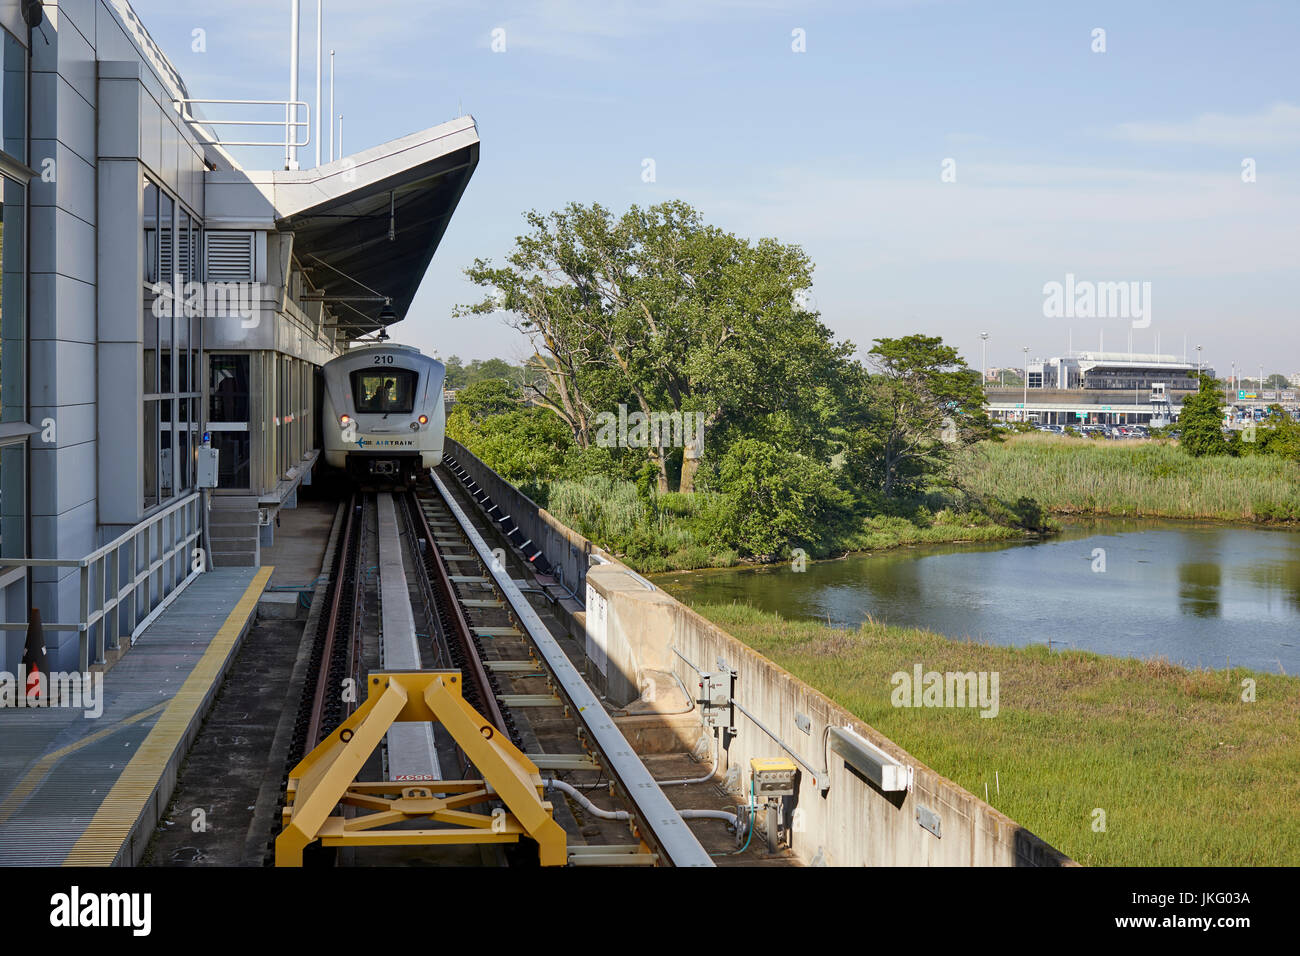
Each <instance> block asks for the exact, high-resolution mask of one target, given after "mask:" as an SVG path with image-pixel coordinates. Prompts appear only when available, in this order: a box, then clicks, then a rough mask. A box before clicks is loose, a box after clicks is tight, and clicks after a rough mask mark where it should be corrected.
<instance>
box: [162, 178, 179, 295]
mask: <svg viewBox="0 0 1300 956" xmlns="http://www.w3.org/2000/svg"><path fill="white" fill-rule="evenodd" d="M175 208H176V204H175V203H174V202H172V197H171V196H168V195H167V194H166V193H160V194H159V197H158V260H159V265H158V275H159V276H160V277H161V279H162V281H163V282H167V283H170V282H171V281H172V279H173V277H174V275H175V272H176V233H175V227H174V224H173V222H172V218H173V217H172V213H173V212H174V210H175Z"/></svg>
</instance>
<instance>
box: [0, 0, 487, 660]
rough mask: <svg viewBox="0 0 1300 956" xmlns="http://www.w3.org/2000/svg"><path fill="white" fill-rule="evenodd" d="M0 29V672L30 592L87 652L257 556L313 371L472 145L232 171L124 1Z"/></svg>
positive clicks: (455, 134)
mask: <svg viewBox="0 0 1300 956" xmlns="http://www.w3.org/2000/svg"><path fill="white" fill-rule="evenodd" d="M33 24H35V25H33ZM0 26H2V27H3V37H2V41H3V74H2V82H3V88H2V89H0V108H2V110H3V113H2V115H0V126H2V127H3V149H2V150H0V177H2V178H0V256H2V258H3V286H2V287H0V309H2V310H3V311H2V315H0V319H2V321H0V332H2V339H0V615H2V620H0V634H3V638H2V639H0V640H2V643H0V670H2V671H5V672H7V673H15V672H17V670H18V667H19V661H20V659H21V656H22V651H23V645H24V641H25V635H26V631H27V627H28V623H29V618H30V615H31V611H32V609H35V610H36V611H37V612H38V613H39V615H40V618H41V621H42V622H43V626H44V633H45V640H46V646H47V648H48V651H49V666H50V667H51V669H54V670H85V669H87V668H88V667H89V666H90V665H93V664H95V663H97V662H101V661H103V660H105V656H106V655H111V654H113V653H114V651H115V649H118V648H120V647H121V646H122V645H123V643H125V642H130V641H131V640H132V639H133V637H134V636H135V635H137V634H139V633H140V631H142V630H143V628H144V627H145V626H147V625H148V623H149V622H150V621H151V620H153V618H154V617H155V616H156V615H157V614H159V613H160V612H161V610H162V608H163V607H165V606H166V605H167V604H168V603H169V602H170V601H171V600H172V598H174V597H175V596H176V595H177V594H178V593H180V591H181V590H183V589H184V588H185V586H186V585H188V584H189V583H190V582H191V581H192V580H193V579H194V578H195V576H196V575H197V574H198V573H200V571H201V570H202V569H208V568H212V567H222V566H231V565H243V566H248V565H257V564H259V563H260V560H261V548H262V547H264V546H265V545H267V544H269V543H270V541H271V540H272V537H273V535H274V529H275V525H276V517H277V513H278V512H279V510H280V509H282V508H288V507H293V506H294V504H295V503H296V494H297V490H298V488H299V486H300V485H301V484H302V483H304V482H309V481H310V480H311V475H312V471H313V467H314V465H315V462H316V459H317V456H318V454H319V449H320V447H321V440H320V437H321V428H322V425H323V423H322V422H320V421H319V420H318V416H317V413H316V409H317V408H318V403H319V392H320V386H319V382H318V379H319V372H318V370H319V368H320V366H321V365H322V364H323V363H324V362H326V361H328V360H329V359H330V358H332V357H334V356H336V355H338V354H340V353H341V352H342V351H343V350H345V349H346V348H347V346H348V344H349V343H350V342H351V341H353V340H355V339H357V338H359V337H361V336H366V335H371V334H373V333H375V332H376V331H378V330H380V329H382V328H384V327H386V326H388V325H390V324H392V323H393V322H396V321H400V320H401V319H402V318H403V317H404V316H405V313H406V311H407V309H408V308H409V306H410V303H411V300H412V299H413V297H414V295H415V291H416V289H417V287H418V285H419V283H420V281H421V279H422V278H423V276H424V272H425V270H426V268H427V266H428V264H429V261H430V260H431V258H432V256H433V254H434V252H435V250H436V249H437V247H438V244H439V242H440V241H441V239H442V236H443V234H444V232H445V230H446V228H447V225H448V223H449V221H450V218H451V216H452V214H453V212H454V211H455V208H456V206H457V203H458V201H459V199H460V196H461V194H462V193H463V191H464V189H465V188H466V185H467V183H468V181H469V178H470V176H471V175H472V173H473V171H474V168H475V166H476V164H477V162H478V152H479V139H478V132H477V128H476V125H475V123H474V121H473V119H471V118H469V117H461V118H458V119H454V120H451V121H450V122H445V123H441V124H440V125H436V126H433V127H431V128H428V129H425V130H423V131H421V132H416V133H412V134H410V135H408V136H405V137H403V138H401V139H398V140H395V141H392V142H389V143H386V144H384V145H382V146H377V147H374V148H371V149H367V150H364V151H362V152H359V153H356V154H354V155H350V156H345V157H341V158H337V159H334V160H332V161H330V162H327V163H323V164H322V165H320V166H319V167H316V168H309V169H301V168H274V167H277V166H278V167H286V166H289V167H292V166H296V165H297V164H296V163H295V162H293V161H292V160H291V161H289V162H284V161H283V159H284V157H286V156H292V155H293V154H296V153H297V152H298V151H297V150H292V151H290V150H289V149H288V147H283V148H281V149H280V151H279V153H277V152H276V149H274V148H273V149H270V150H266V151H264V154H265V156H266V159H267V166H268V167H271V168H266V169H245V168H242V167H241V166H240V165H239V163H237V162H236V161H235V159H234V158H233V157H232V153H231V151H230V150H231V147H232V146H233V145H234V144H233V143H231V142H229V141H227V142H226V145H223V143H222V139H221V137H220V133H221V132H222V130H223V128H224V127H223V126H221V125H220V124H219V123H217V124H216V125H208V124H212V123H216V121H218V120H220V119H221V117H220V116H218V115H216V113H215V112H210V111H213V110H214V109H215V108H214V107H213V106H212V104H211V102H210V101H209V102H208V103H207V104H205V102H204V101H203V100H198V99H195V98H194V97H193V96H192V95H191V93H190V91H189V90H188V89H187V87H186V85H185V83H184V81H183V79H182V78H181V76H180V75H179V74H178V73H177V71H176V69H175V68H174V67H173V66H172V64H171V63H170V62H169V60H168V59H167V56H166V55H165V54H164V53H163V51H162V50H160V49H159V47H158V46H157V44H156V43H155V42H154V41H153V39H152V38H151V37H150V35H149V32H148V30H147V29H146V27H145V26H144V24H142V23H141V22H140V20H139V19H138V17H137V16H136V14H135V12H134V11H133V10H132V9H131V6H130V4H129V3H127V2H126V0H61V2H59V3H45V4H41V3H37V2H33V0H0ZM211 95H213V96H219V95H220V92H216V93H213V94H211ZM286 113H289V111H288V110H286ZM289 115H291V117H292V118H291V119H290V120H288V121H286V125H285V127H284V129H283V131H282V132H281V131H277V132H276V133H274V134H273V135H276V136H280V135H282V136H283V138H284V139H285V140H288V141H292V142H299V143H301V142H302V141H301V140H299V139H298V137H304V136H306V135H309V133H307V131H309V130H310V123H309V122H308V121H306V120H305V119H302V117H303V116H304V115H305V104H304V105H303V109H301V110H300V109H299V108H297V107H295V108H294V109H293V111H292V113H289ZM239 145H251V144H248V143H244V142H242V141H241V143H240V144H239ZM306 152H307V151H306V150H305V149H303V150H302V154H303V155H304V156H305V155H306ZM209 447H210V448H212V449H215V450H216V451H217V468H216V469H215V472H216V473H215V480H212V478H213V476H210V475H207V474H205V469H204V468H203V467H202V465H203V464H204V462H205V461H206V460H208V455H207V453H206V449H207V448H209Z"/></svg>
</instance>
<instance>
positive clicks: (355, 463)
mask: <svg viewBox="0 0 1300 956" xmlns="http://www.w3.org/2000/svg"><path fill="white" fill-rule="evenodd" d="M321 372H322V375H323V377H324V383H323V384H324V397H323V399H322V407H323V409H324V415H323V419H322V421H321V429H322V432H323V434H322V436H321V440H322V442H323V448H324V450H325V461H326V463H327V464H329V465H332V466H334V467H335V468H340V469H343V470H344V471H346V472H347V474H348V476H349V477H351V478H353V479H354V480H377V481H389V482H411V481H413V480H414V479H415V475H416V473H417V472H419V471H423V470H427V469H429V468H432V467H433V466H434V465H437V464H438V463H439V462H441V461H442V443H443V435H444V430H445V428H446V410H445V409H444V408H443V402H442V385H443V380H444V379H445V378H446V375H447V369H446V367H445V366H444V365H443V364H442V363H441V362H439V361H438V360H437V359H435V358H431V357H429V356H427V355H421V354H420V350H419V349H417V348H414V347H413V346H410V345H392V344H389V343H382V344H374V345H365V346H362V347H360V348H353V349H350V350H348V352H347V353H346V354H345V355H341V356H339V357H338V358H336V359H331V360H330V361H329V362H326V363H325V365H324V367H323V368H322V369H321Z"/></svg>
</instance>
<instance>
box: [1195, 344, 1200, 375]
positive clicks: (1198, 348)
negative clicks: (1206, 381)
mask: <svg viewBox="0 0 1300 956" xmlns="http://www.w3.org/2000/svg"><path fill="white" fill-rule="evenodd" d="M1196 374H1197V375H1200V374H1201V347H1200V346H1199V345H1198V346H1196Z"/></svg>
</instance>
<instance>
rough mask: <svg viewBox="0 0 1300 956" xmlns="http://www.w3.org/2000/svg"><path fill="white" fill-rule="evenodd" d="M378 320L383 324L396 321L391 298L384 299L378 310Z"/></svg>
mask: <svg viewBox="0 0 1300 956" xmlns="http://www.w3.org/2000/svg"><path fill="white" fill-rule="evenodd" d="M379 321H380V322H382V323H383V324H384V325H388V324H390V323H392V322H396V321H397V312H396V311H395V310H394V309H393V300H392V299H385V300H384V307H383V308H382V309H380V310H379Z"/></svg>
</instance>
